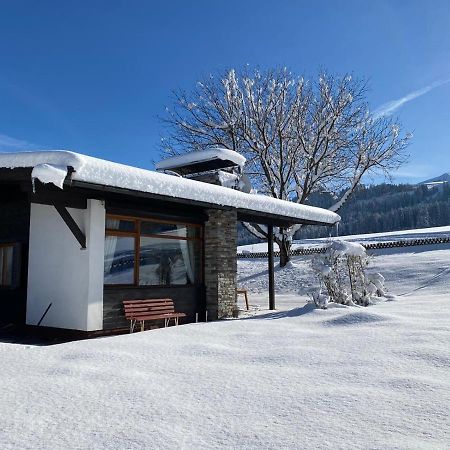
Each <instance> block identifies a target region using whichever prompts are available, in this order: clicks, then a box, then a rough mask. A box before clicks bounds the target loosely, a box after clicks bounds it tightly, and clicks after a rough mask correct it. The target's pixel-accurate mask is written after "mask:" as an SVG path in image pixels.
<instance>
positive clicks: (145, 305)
mask: <svg viewBox="0 0 450 450" xmlns="http://www.w3.org/2000/svg"><path fill="white" fill-rule="evenodd" d="M123 308H124V310H125V317H126V318H127V319H138V320H139V319H141V318H144V317H147V318H151V317H152V316H160V315H161V314H168V313H173V312H175V309H174V306H173V300H172V299H171V298H153V299H149V300H124V301H123Z"/></svg>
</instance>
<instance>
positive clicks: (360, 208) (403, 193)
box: [238, 173, 450, 245]
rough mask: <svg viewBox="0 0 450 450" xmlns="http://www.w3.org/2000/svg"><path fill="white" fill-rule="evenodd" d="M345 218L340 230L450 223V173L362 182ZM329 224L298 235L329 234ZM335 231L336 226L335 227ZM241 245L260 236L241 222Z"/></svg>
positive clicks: (320, 199)
mask: <svg viewBox="0 0 450 450" xmlns="http://www.w3.org/2000/svg"><path fill="white" fill-rule="evenodd" d="M440 180H444V181H448V183H444V186H442V187H438V186H436V187H435V188H434V189H429V188H428V187H427V186H425V184H424V183H430V182H433V181H440ZM334 201H335V200H334V199H333V197H332V196H331V195H329V194H325V193H317V194H313V195H311V197H310V199H309V204H310V205H313V206H319V207H322V208H329V207H330V206H331V205H332V204H333V202H334ZM339 214H340V216H341V217H342V222H341V223H340V225H339V234H340V235H348V234H363V233H379V232H384V231H396V230H409V229H412V228H427V227H438V226H444V225H449V224H450V173H445V174H443V175H441V176H439V177H435V178H432V179H430V180H427V181H424V182H422V183H419V184H418V185H413V184H400V185H394V184H379V185H375V186H373V185H370V186H360V187H359V188H358V189H357V190H356V192H355V193H354V194H353V195H352V196H351V197H350V199H349V200H348V202H347V203H346V204H345V205H344V207H343V208H342V209H341V210H340V211H339ZM329 232H330V230H328V228H326V227H314V226H307V227H305V228H302V229H301V230H300V232H299V233H298V235H297V236H296V238H297V239H302V238H317V237H324V236H327V235H328V233H329ZM332 232H333V233H335V230H333V231H332ZM238 242H239V245H243V244H252V243H255V242H258V239H256V238H255V237H253V236H252V235H250V233H249V232H248V231H247V230H245V229H244V228H243V227H242V226H240V227H239V228H238Z"/></svg>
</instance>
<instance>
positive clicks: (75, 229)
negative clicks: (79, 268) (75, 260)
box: [53, 203, 86, 249]
mask: <svg viewBox="0 0 450 450" xmlns="http://www.w3.org/2000/svg"><path fill="white" fill-rule="evenodd" d="M53 206H54V207H55V209H56V211H58V213H59V215H60V216H61V218H62V220H64V223H65V224H66V225H67V226H68V228H69V230H70V231H71V232H72V234H73V235H74V236H75V239H76V240H77V241H78V242H79V244H80V245H81V248H82V249H85V248H86V236H85V235H84V233H83V232H82V231H81V229H80V227H79V226H78V224H77V223H76V222H75V220H74V219H73V217H72V216H71V215H70V213H69V211H67V209H66V207H65V206H62V205H61V204H58V203H54V204H53Z"/></svg>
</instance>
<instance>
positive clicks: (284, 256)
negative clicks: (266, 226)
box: [275, 236, 292, 267]
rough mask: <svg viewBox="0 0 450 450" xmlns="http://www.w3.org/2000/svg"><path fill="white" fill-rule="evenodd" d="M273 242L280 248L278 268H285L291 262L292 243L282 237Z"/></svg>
mask: <svg viewBox="0 0 450 450" xmlns="http://www.w3.org/2000/svg"><path fill="white" fill-rule="evenodd" d="M275 242H276V243H277V244H278V247H279V248H280V267H285V266H286V264H287V263H288V262H289V261H290V260H291V245H292V241H291V240H289V239H287V237H286V236H283V237H282V239H275Z"/></svg>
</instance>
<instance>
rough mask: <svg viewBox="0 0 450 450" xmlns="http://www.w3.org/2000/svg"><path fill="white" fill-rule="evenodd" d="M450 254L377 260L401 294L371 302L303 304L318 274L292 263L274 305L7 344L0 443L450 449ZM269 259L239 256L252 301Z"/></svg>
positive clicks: (2, 346) (1, 347)
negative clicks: (54, 340) (40, 343)
mask: <svg viewBox="0 0 450 450" xmlns="http://www.w3.org/2000/svg"><path fill="white" fill-rule="evenodd" d="M448 261H450V250H448V249H447V250H433V251H428V252H425V251H424V252H420V253H412V252H411V251H410V249H409V253H406V252H404V253H397V254H381V255H379V256H376V257H375V258H374V266H375V267H374V270H376V271H380V272H381V273H382V274H383V275H384V276H385V277H386V285H387V287H388V288H389V289H390V290H391V292H392V293H396V294H405V295H400V296H399V297H398V299H397V300H396V301H390V302H385V303H380V304H377V305H374V306H371V307H368V308H362V307H359V308H358V307H345V306H339V307H334V308H332V307H330V309H328V310H317V309H313V308H312V307H311V305H306V304H305V299H306V297H305V295H304V294H303V292H304V287H303V285H304V284H306V283H307V282H309V283H310V284H312V282H313V280H312V279H311V278H309V275H308V272H307V270H306V269H307V267H308V262H307V261H304V260H303V259H300V258H296V259H295V260H294V262H293V264H292V266H291V267H290V268H288V269H286V271H285V270H283V271H279V270H278V271H277V273H276V275H275V278H276V283H277V291H278V292H279V293H280V295H278V297H277V305H278V308H279V310H277V311H274V312H269V311H267V310H265V311H262V310H261V311H259V312H257V313H256V314H255V313H254V312H252V313H251V314H252V316H251V317H247V318H246V317H244V318H242V319H240V320H227V321H221V322H213V323H208V324H191V325H186V326H180V327H178V328H175V327H172V328H169V329H161V330H156V331H148V332H144V333H136V334H134V335H131V336H130V335H125V336H117V337H109V338H103V339H95V340H89V341H80V342H72V343H67V344H61V345H55V346H48V347H37V346H36V347H35V346H22V345H14V344H6V343H0V361H2V364H1V365H0V385H1V386H2V390H1V392H2V394H1V396H2V397H1V402H0V442H1V443H2V444H1V447H2V448H5V449H13V448H33V449H35V448H40V449H49V448H58V449H65V448H79V449H88V448H89V449H92V448H96V449H97V448H98V449H102V448H111V449H112V448H127V449H138V448H158V449H175V448H176V449H178V448H184V449H191V448H192V449H194V448H195V449H213V448H236V449H238V448H239V449H240V448H242V449H249V448H250V449H253V448H254V449H256V448H263V449H285V448H292V449H294V448H307V449H319V448H320V449H323V448H352V449H367V448H380V449H381V448H382V449H427V448H429V449H444V448H448V442H450V420H449V414H448V409H449V405H450V377H449V371H450V345H449V343H450V338H449V335H450V334H449V331H450V302H449V300H448V286H449V281H450V273H449V270H448V266H449V262H448ZM266 263H267V262H266V261H264V260H240V261H239V275H240V284H243V285H246V286H247V287H248V288H249V289H250V302H251V303H252V304H254V303H255V299H258V298H259V299H261V300H264V302H266V301H267V300H266V297H267V294H266V292H265V291H264V284H263V281H261V279H260V278H261V277H260V272H261V271H262V270H264V267H265V264H266ZM247 264H248V265H247ZM250 265H253V267H250ZM298 277H301V278H300V279H298ZM244 279H246V280H244ZM308 280H309V281H308ZM258 292H259V294H258ZM241 304H243V301H241ZM266 305H267V303H265V304H263V303H261V305H260V307H259V308H260V309H262V308H266V307H267V306H266ZM255 309H256V308H255Z"/></svg>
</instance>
